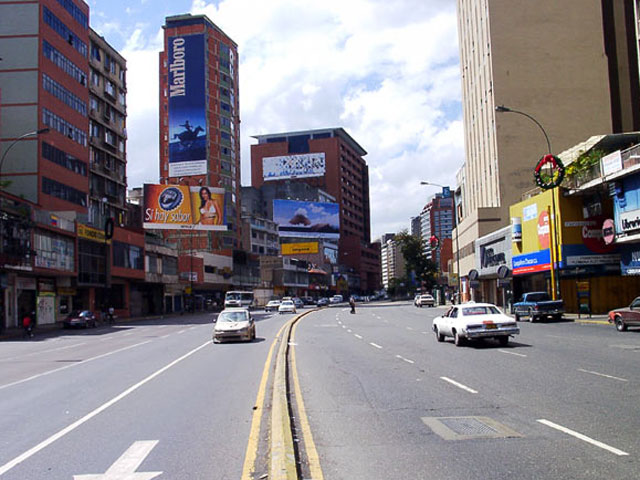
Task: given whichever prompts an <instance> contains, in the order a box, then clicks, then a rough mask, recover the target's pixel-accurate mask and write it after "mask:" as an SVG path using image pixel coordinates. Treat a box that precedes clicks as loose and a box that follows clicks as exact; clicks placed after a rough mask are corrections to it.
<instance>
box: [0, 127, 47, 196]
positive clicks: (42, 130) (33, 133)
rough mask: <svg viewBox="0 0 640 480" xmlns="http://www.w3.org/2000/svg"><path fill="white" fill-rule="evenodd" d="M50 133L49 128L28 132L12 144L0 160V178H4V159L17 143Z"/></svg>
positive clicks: (0, 185)
mask: <svg viewBox="0 0 640 480" xmlns="http://www.w3.org/2000/svg"><path fill="white" fill-rule="evenodd" d="M48 132H49V128H48V127H45V128H41V129H39V130H34V131H33V132H27V133H25V134H24V135H20V136H19V137H18V138H16V139H15V140H14V141H13V142H12V143H11V144H9V146H8V147H7V149H6V150H5V151H4V153H3V154H2V158H0V176H2V165H3V164H4V159H5V158H6V157H7V154H8V153H9V150H11V149H12V148H13V146H14V145H15V144H16V143H18V142H19V141H20V140H23V139H25V138H27V137H34V136H37V135H40V134H41V133H48ZM0 187H2V184H0Z"/></svg>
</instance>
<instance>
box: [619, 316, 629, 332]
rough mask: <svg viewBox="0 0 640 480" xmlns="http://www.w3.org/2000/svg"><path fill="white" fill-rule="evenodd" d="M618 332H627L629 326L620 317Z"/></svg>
mask: <svg viewBox="0 0 640 480" xmlns="http://www.w3.org/2000/svg"><path fill="white" fill-rule="evenodd" d="M616 330H618V331H619V332H626V331H627V325H626V324H625V323H624V322H623V321H622V319H621V318H620V317H616Z"/></svg>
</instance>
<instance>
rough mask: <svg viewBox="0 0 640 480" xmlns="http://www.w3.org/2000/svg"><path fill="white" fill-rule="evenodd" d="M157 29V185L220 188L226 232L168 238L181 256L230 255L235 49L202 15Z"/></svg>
mask: <svg viewBox="0 0 640 480" xmlns="http://www.w3.org/2000/svg"><path fill="white" fill-rule="evenodd" d="M163 28H164V51H162V52H160V175H159V176H160V181H161V183H173V184H182V185H191V186H198V185H202V186H209V187H213V188H219V187H220V188H224V189H225V191H226V193H225V204H226V212H225V215H226V224H227V225H228V228H229V231H228V232H216V233H215V234H214V233H205V232H192V233H189V234H181V232H176V231H172V235H175V236H178V237H180V240H181V242H180V243H181V245H182V247H183V248H186V249H194V250H207V251H217V252H218V253H221V252H222V251H224V253H225V254H226V255H231V252H232V250H233V249H236V248H239V247H240V238H241V234H240V228H241V227H240V225H241V223H240V215H241V209H240V186H241V185H240V117H239V113H240V112H239V110H240V108H239V103H238V83H239V82H238V46H237V45H236V43H235V42H234V41H233V40H232V39H231V38H229V37H228V36H227V35H226V34H225V33H224V32H223V31H222V30H221V29H220V28H219V27H218V26H217V25H215V24H214V23H213V22H212V21H211V20H209V18H207V17H206V16H204V15H190V14H186V15H177V16H171V17H167V18H166V19H165V25H164V27H163ZM178 101H179V102H181V103H179V104H178V103H177V102H178ZM177 140H179V141H177Z"/></svg>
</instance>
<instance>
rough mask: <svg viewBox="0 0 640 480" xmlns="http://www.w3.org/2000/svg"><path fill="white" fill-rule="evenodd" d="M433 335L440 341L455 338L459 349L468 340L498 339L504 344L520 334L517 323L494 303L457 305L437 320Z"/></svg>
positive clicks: (435, 320) (434, 321)
mask: <svg viewBox="0 0 640 480" xmlns="http://www.w3.org/2000/svg"><path fill="white" fill-rule="evenodd" d="M433 333H435V335H436V339H437V340H438V342H443V341H444V339H445V337H453V339H454V343H455V344H456V346H458V347H459V346H461V345H463V344H464V343H465V341H466V340H476V339H482V338H495V339H496V340H498V342H500V345H503V346H504V345H507V343H509V336H510V335H517V334H518V333H520V328H518V325H517V324H516V322H515V320H513V319H512V318H511V317H509V316H507V315H505V314H504V313H502V312H501V311H500V310H499V309H498V307H496V306H495V305H492V304H490V303H464V304H462V305H454V306H453V307H451V308H450V309H449V310H448V311H447V313H445V314H444V315H442V316H441V317H436V318H434V319H433Z"/></svg>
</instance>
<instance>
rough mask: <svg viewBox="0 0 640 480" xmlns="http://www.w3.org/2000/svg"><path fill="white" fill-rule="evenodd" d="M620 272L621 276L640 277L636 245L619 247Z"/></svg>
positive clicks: (639, 257)
mask: <svg viewBox="0 0 640 480" xmlns="http://www.w3.org/2000/svg"><path fill="white" fill-rule="evenodd" d="M620 270H621V271H622V275H640V246H639V245H638V244H630V245H622V246H621V247H620Z"/></svg>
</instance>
